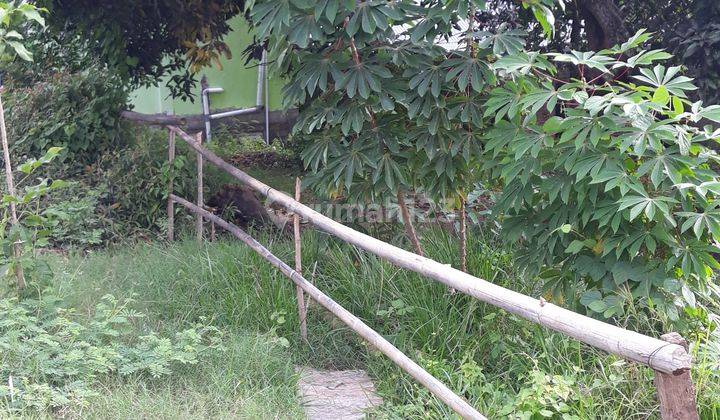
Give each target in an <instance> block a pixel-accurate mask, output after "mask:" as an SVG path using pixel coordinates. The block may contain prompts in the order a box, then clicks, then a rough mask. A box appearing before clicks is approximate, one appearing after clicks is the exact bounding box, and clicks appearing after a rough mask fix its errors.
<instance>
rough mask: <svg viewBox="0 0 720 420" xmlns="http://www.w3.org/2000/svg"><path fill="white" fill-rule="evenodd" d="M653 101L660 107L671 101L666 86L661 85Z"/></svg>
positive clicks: (654, 94) (656, 90)
mask: <svg viewBox="0 0 720 420" xmlns="http://www.w3.org/2000/svg"><path fill="white" fill-rule="evenodd" d="M652 101H653V102H655V103H656V104H659V105H665V104H667V103H668V102H669V101H670V92H668V90H667V88H666V87H665V85H660V86H659V87H658V88H657V89H655V93H653V97H652Z"/></svg>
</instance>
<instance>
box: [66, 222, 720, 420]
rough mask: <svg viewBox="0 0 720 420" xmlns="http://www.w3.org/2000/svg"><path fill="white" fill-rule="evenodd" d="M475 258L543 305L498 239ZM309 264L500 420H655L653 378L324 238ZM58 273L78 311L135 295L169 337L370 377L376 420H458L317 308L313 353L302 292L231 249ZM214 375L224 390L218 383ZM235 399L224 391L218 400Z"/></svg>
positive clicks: (263, 236) (212, 247)
mask: <svg viewBox="0 0 720 420" xmlns="http://www.w3.org/2000/svg"><path fill="white" fill-rule="evenodd" d="M257 235H258V238H259V239H260V240H261V242H263V243H265V244H267V245H268V248H270V249H271V250H272V251H273V252H274V253H276V255H278V256H279V257H280V258H282V259H284V260H285V261H291V260H292V243H291V241H290V240H289V239H288V238H284V237H282V236H280V235H279V234H270V233H257ZM423 239H424V246H425V248H426V251H427V254H428V255H429V256H430V257H432V258H434V259H436V260H438V261H441V262H444V263H448V264H455V262H456V261H455V259H456V255H458V254H457V249H456V246H457V244H456V241H455V240H454V238H452V237H450V236H449V235H448V234H446V233H444V232H443V231H439V230H438V231H425V232H424V235H423ZM468 250H469V252H470V254H469V256H468V264H469V267H468V268H469V271H470V272H471V273H472V274H474V275H476V276H478V277H481V278H484V279H487V280H489V281H493V282H495V283H497V284H500V285H503V286H505V287H508V288H511V289H514V290H517V291H520V292H522V293H526V294H529V295H532V296H539V295H540V294H541V291H540V289H539V285H538V284H536V283H535V282H533V281H531V280H529V279H524V278H522V276H520V275H519V273H516V272H515V271H514V268H513V261H512V256H511V254H510V253H509V252H508V251H507V250H506V249H505V248H504V247H503V246H502V245H500V244H498V243H496V242H495V241H494V240H493V239H492V238H486V237H484V236H483V235H482V233H481V232H474V233H473V234H472V235H471V238H470V244H469V246H468ZM303 264H304V267H305V273H304V274H305V276H306V277H307V278H309V279H311V280H312V281H314V282H315V283H316V285H318V287H320V289H321V290H323V291H325V292H326V293H327V294H329V295H330V296H331V297H333V298H334V299H335V300H336V301H338V302H339V303H340V304H341V305H343V306H344V307H346V308H347V309H349V310H350V311H351V312H353V313H354V314H356V315H357V316H359V317H360V318H362V319H363V320H365V322H367V323H368V324H369V325H370V326H372V327H373V328H375V329H376V330H378V331H379V332H380V333H381V334H383V335H384V336H385V337H386V338H387V339H389V340H390V341H391V342H393V343H394V344H395V345H396V346H397V347H399V348H400V349H401V350H403V351H404V352H405V353H406V354H408V355H409V356H410V357H411V358H413V359H414V360H416V361H418V362H420V363H421V364H422V365H424V366H425V367H426V369H428V370H429V371H430V372H431V373H433V374H434V375H436V376H437V377H438V378H439V379H441V380H442V381H444V382H446V383H447V384H448V385H450V386H451V388H453V389H454V390H456V391H457V392H460V393H461V394H463V395H464V396H465V397H466V398H468V400H470V402H471V404H473V405H474V406H476V407H477V408H478V409H479V410H480V411H481V412H484V413H485V414H486V415H488V416H490V417H499V416H502V415H505V414H510V413H512V415H520V414H522V413H529V415H536V416H544V415H558V416H559V415H561V414H566V415H573V416H578V417H580V418H648V417H654V416H655V414H654V413H657V403H656V400H655V391H654V387H653V385H652V372H651V371H650V370H649V369H647V368H644V367H641V366H638V365H636V364H632V363H628V362H625V361H624V360H621V359H619V358H617V357H614V356H611V355H607V354H604V353H601V352H598V351H596V350H593V349H591V348H588V347H587V346H584V345H581V344H579V343H578V342H577V341H574V340H572V339H569V338H567V337H564V336H562V335H560V334H556V333H553V332H550V331H548V330H546V329H543V328H541V327H538V326H537V325H535V324H532V323H530V322H527V321H524V320H522V319H519V318H517V317H515V316H513V315H510V314H507V313H505V312H503V311H500V310H498V309H496V308H494V307H492V306H489V305H486V304H483V303H481V302H479V301H477V300H474V299H471V298H469V297H467V296H464V295H462V294H452V293H450V291H449V290H448V289H447V288H446V287H445V286H443V285H441V284H439V283H436V282H432V281H430V280H428V279H425V278H422V277H420V276H418V275H416V274H414V273H410V272H407V271H405V270H401V269H398V268H396V267H394V266H392V265H390V264H388V263H386V262H383V261H380V260H378V259H377V258H375V257H372V256H369V255H367V254H365V253H363V252H360V251H358V250H357V249H356V248H354V247H352V246H348V245H346V244H341V243H339V242H336V241H335V240H333V239H331V238H329V237H328V236H326V235H324V234H321V233H317V232H305V233H304V234H303ZM57 265H59V266H60V267H61V268H62V269H61V273H62V274H61V275H60V278H59V280H58V287H59V288H60V289H61V291H62V293H63V294H65V295H66V296H67V298H68V299H69V300H70V301H72V302H73V303H74V304H76V305H78V306H79V307H91V306H92V304H93V302H95V301H96V300H97V299H98V298H99V296H102V295H103V294H105V293H109V292H110V293H115V294H117V295H119V296H123V295H131V294H134V295H135V298H136V299H137V300H138V301H139V302H141V304H142V305H144V306H145V310H146V311H148V312H150V313H152V314H153V319H152V322H153V323H155V324H156V325H157V326H158V327H159V328H163V327H166V328H170V329H172V328H174V327H175V326H177V325H182V324H184V323H188V322H192V321H194V320H196V319H199V318H200V317H208V318H211V319H212V320H213V324H214V325H215V326H218V327H220V328H221V329H224V330H227V331H235V332H237V331H245V332H247V333H249V334H256V333H260V334H266V335H267V334H270V336H272V337H277V338H278V339H283V342H284V340H285V339H286V340H287V341H288V343H289V347H290V350H291V351H289V352H287V353H284V355H286V356H287V357H288V358H290V360H288V361H287V363H288V366H289V365H290V364H308V365H314V366H317V367H321V368H349V367H363V368H365V369H367V370H368V371H369V372H370V374H371V376H373V377H374V378H375V380H376V382H377V384H378V388H379V392H380V393H381V395H382V396H383V397H384V398H385V401H386V403H385V405H384V406H383V407H382V408H381V409H380V410H379V412H378V413H377V414H378V415H379V416H387V417H401V418H414V417H417V418H420V417H423V418H427V417H431V418H441V417H442V418H444V417H448V416H451V415H452V413H450V412H449V411H448V409H447V408H446V407H445V406H444V405H443V404H442V403H440V402H438V401H437V400H435V399H434V398H432V397H431V396H430V395H429V394H428V393H427V391H425V390H424V389H421V388H420V387H419V386H417V385H416V384H415V383H414V382H413V381H412V380H411V379H410V378H409V377H407V375H404V374H403V373H402V372H401V371H400V370H399V369H398V368H397V367H395V366H394V365H393V364H392V363H391V362H389V361H388V360H387V359H386V358H385V357H384V356H383V355H381V354H379V353H378V352H377V351H374V350H373V349H371V348H368V346H367V345H365V344H364V343H363V342H361V341H360V340H359V339H358V338H356V336H355V335H354V334H353V333H352V332H351V331H349V330H348V329H347V328H345V327H344V326H343V325H341V324H339V323H338V322H337V321H336V320H334V319H333V318H332V317H331V316H329V315H328V314H327V313H325V312H324V311H323V310H322V309H321V308H319V307H318V306H317V305H310V312H309V319H308V329H309V336H310V343H309V344H307V345H306V344H303V343H302V342H301V341H300V339H299V337H298V335H299V330H298V317H297V309H296V306H295V305H296V303H295V298H294V288H293V286H292V284H291V283H290V282H289V281H288V280H287V279H285V278H284V277H283V276H282V275H281V274H280V273H279V272H278V271H276V270H274V269H272V268H271V267H270V266H269V265H268V264H266V263H264V261H263V260H262V259H261V258H260V257H258V256H257V255H255V254H254V253H253V252H252V251H251V250H249V249H248V248H247V247H244V246H243V245H242V244H239V243H238V242H235V241H232V240H230V239H223V240H221V241H219V242H215V243H210V244H205V245H203V246H201V247H198V246H197V245H196V244H195V243H194V242H192V241H181V242H178V243H175V244H172V245H169V246H168V245H158V244H142V245H137V246H135V247H132V248H120V249H116V250H111V251H107V252H102V253H96V254H92V255H90V256H86V257H80V256H75V257H71V258H70V259H69V260H67V261H64V262H62V263H58V264H57ZM644 332H647V333H652V334H655V335H657V334H658V333H659V331H644ZM714 340H715V341H711V342H710V344H706V345H703V346H701V349H702V351H701V352H700V353H698V357H699V358H700V359H701V360H705V363H704V364H702V365H701V368H699V369H698V370H697V371H696V372H693V373H694V375H695V380H696V384H697V385H698V396H699V402H700V405H701V407H702V410H703V416H704V417H705V418H720V414H719V413H720V375H718V366H717V358H718V357H720V344H719V343H720V337H717V336H715V337H714ZM713 346H714V347H713ZM262 369H266V367H264V366H262V364H261V363H260V361H258V370H262ZM275 370H276V371H277V369H275ZM281 370H282V369H281ZM216 375H219V376H217V377H216V380H217V381H220V382H221V383H222V381H223V380H224V379H223V378H224V375H223V374H222V372H221V371H218V372H216ZM227 375H229V376H230V375H232V372H228V373H227ZM285 384H287V381H286V382H285ZM137 386H138V387H140V386H141V385H140V384H138V385H137ZM283 386H285V385H283ZM239 388H242V386H239ZM128 389H130V391H128V392H131V393H134V392H135V389H134V388H132V387H130V388H128ZM228 389H229V388H223V387H222V386H219V387H218V393H220V394H222V393H225V392H227V391H228ZM283 391H284V392H290V391H289V389H287V388H283ZM141 395H142V393H141ZM167 397H168V398H170V396H167ZM121 400H122V399H121ZM113 401H115V400H114V399H111V401H109V402H106V403H104V404H105V406H106V407H108V410H114V408H112V406H113V404H114V402H113ZM518 413H520V414H518ZM210 414H211V413H210Z"/></svg>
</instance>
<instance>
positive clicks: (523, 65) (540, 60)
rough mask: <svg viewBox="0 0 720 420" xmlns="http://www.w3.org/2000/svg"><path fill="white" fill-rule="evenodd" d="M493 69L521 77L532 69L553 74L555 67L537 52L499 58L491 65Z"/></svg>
mask: <svg viewBox="0 0 720 420" xmlns="http://www.w3.org/2000/svg"><path fill="white" fill-rule="evenodd" d="M493 69H496V70H505V71H506V72H508V73H511V74H512V73H517V74H521V75H527V74H528V73H530V71H531V70H532V69H538V70H545V71H549V72H551V73H555V66H553V65H552V64H551V63H550V62H549V61H548V60H547V59H546V58H545V56H543V55H542V54H540V53H539V52H519V53H517V54H512V55H506V56H503V57H500V59H499V60H498V61H496V62H495V63H494V64H493Z"/></svg>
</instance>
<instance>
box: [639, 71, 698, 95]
mask: <svg viewBox="0 0 720 420" xmlns="http://www.w3.org/2000/svg"><path fill="white" fill-rule="evenodd" d="M679 71H680V66H673V67H669V68H667V69H666V68H665V66H663V65H660V64H658V65H657V66H655V67H653V69H652V71H651V70H650V69H647V68H641V69H640V74H641V76H633V78H634V79H637V80H640V81H642V82H645V83H647V84H649V85H650V86H654V87H655V88H660V87H661V86H662V87H664V88H665V89H667V91H668V92H670V93H671V94H673V95H675V96H679V97H681V98H687V95H685V91H688V90H696V89H697V87H696V86H695V85H693V84H692V83H691V81H692V79H691V78H689V77H686V76H677V77H675V76H676V75H677V74H678V72H679Z"/></svg>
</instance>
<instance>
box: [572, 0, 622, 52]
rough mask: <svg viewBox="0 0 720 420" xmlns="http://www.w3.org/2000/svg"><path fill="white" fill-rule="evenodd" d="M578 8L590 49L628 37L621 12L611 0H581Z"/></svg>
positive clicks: (620, 41)
mask: <svg viewBox="0 0 720 420" xmlns="http://www.w3.org/2000/svg"><path fill="white" fill-rule="evenodd" d="M579 9H580V10H579V14H580V16H581V17H582V18H583V19H584V20H585V32H586V33H587V40H588V45H589V47H590V49H591V50H593V51H599V50H602V49H604V48H610V47H612V46H613V45H615V44H621V43H623V42H625V41H627V39H628V38H629V37H630V32H629V31H628V29H627V27H626V26H625V21H624V20H623V17H622V12H621V11H620V8H619V7H618V6H617V5H616V4H615V2H614V1H613V0H593V1H581V2H580V7H579Z"/></svg>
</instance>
